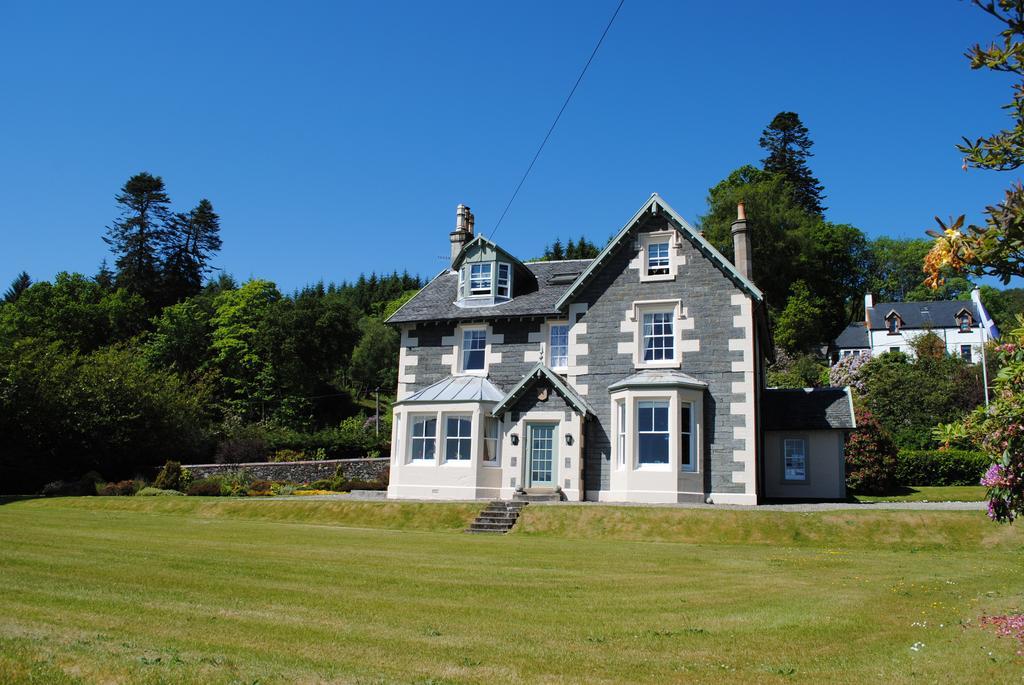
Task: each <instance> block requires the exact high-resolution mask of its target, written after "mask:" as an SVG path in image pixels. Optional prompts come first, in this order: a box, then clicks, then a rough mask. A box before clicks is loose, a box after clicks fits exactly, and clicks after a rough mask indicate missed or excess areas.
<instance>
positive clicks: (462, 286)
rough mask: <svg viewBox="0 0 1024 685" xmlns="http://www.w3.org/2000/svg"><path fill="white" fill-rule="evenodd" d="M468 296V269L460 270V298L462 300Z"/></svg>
mask: <svg viewBox="0 0 1024 685" xmlns="http://www.w3.org/2000/svg"><path fill="white" fill-rule="evenodd" d="M465 296H466V267H462V268H461V269H459V297H458V299H460V300H461V299H462V298H463V297H465Z"/></svg>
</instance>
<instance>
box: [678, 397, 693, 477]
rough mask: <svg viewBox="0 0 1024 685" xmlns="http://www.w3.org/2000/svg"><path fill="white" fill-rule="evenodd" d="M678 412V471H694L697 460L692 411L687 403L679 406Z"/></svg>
mask: <svg viewBox="0 0 1024 685" xmlns="http://www.w3.org/2000/svg"><path fill="white" fill-rule="evenodd" d="M680 407H681V410H680V412H679V469H680V470H681V471H696V470H697V460H696V458H695V457H696V455H695V452H696V450H695V449H694V444H693V434H694V430H693V411H692V408H691V405H690V404H688V403H685V402H684V403H682V404H680Z"/></svg>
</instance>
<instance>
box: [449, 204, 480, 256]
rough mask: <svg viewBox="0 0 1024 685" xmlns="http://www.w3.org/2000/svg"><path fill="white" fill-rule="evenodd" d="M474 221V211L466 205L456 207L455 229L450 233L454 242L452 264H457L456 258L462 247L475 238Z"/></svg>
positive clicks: (450, 237) (450, 238)
mask: <svg viewBox="0 0 1024 685" xmlns="http://www.w3.org/2000/svg"><path fill="white" fill-rule="evenodd" d="M473 222H474V217H473V212H471V211H469V207H467V206H466V205H462V204H460V205H459V206H458V207H457V208H456V209H455V230H454V231H452V232H451V233H449V234H448V238H449V240H451V243H452V260H451V262H452V264H455V258H456V257H458V256H459V253H460V252H461V251H462V247H463V246H464V245H465V244H466V243H468V242H469V241H470V240H472V239H473Z"/></svg>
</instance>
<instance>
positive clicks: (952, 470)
mask: <svg viewBox="0 0 1024 685" xmlns="http://www.w3.org/2000/svg"><path fill="white" fill-rule="evenodd" d="M991 463H992V457H990V456H989V455H987V454H983V453H981V452H965V451H960V450H950V451H948V452H940V451H938V450H902V451H901V452H900V453H899V457H898V459H897V460H896V474H895V476H896V482H897V483H899V484H900V485H977V484H978V481H979V480H980V479H981V476H982V474H984V473H985V469H987V468H988V467H989V465H990V464H991Z"/></svg>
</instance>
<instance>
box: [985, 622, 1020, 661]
mask: <svg viewBox="0 0 1024 685" xmlns="http://www.w3.org/2000/svg"><path fill="white" fill-rule="evenodd" d="M981 625H983V626H989V627H991V628H993V629H995V631H996V635H998V636H999V637H1009V638H1012V639H1015V640H1017V643H1018V644H1019V649H1017V654H1018V655H1020V656H1024V614H1009V615H1007V616H982V617H981Z"/></svg>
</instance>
